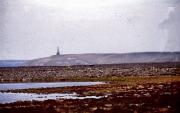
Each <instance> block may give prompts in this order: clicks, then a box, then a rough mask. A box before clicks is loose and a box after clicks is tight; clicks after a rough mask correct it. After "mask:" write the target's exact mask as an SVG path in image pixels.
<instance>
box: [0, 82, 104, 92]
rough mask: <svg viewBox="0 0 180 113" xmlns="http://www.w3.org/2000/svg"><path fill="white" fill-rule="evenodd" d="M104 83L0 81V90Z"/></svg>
mask: <svg viewBox="0 0 180 113" xmlns="http://www.w3.org/2000/svg"><path fill="white" fill-rule="evenodd" d="M97 84H104V83H103V82H48V83H1V84H0V90H14V89H29V88H54V87H67V86H90V85H97Z"/></svg>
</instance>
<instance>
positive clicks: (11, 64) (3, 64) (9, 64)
mask: <svg viewBox="0 0 180 113" xmlns="http://www.w3.org/2000/svg"><path fill="white" fill-rule="evenodd" d="M25 62H26V61H25V60H0V67H18V66H22V65H23V64H24V63H25Z"/></svg>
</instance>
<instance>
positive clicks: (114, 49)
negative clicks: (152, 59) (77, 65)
mask: <svg viewBox="0 0 180 113" xmlns="http://www.w3.org/2000/svg"><path fill="white" fill-rule="evenodd" d="M179 11H180V0H159V1H157V0H124V1H123V0H113V1H111V0H96V1H89V0H3V1H0V51H1V52H0V60H3V59H4V60H8V59H19V60H20V59H22V60H26V59H34V58H40V57H47V56H51V55H54V54H56V48H57V46H59V47H60V52H61V53H62V54H80V53H129V52H174V51H175V52H178V51H180V32H179V29H180V21H179V20H180V13H179Z"/></svg>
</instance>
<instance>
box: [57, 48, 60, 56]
mask: <svg viewBox="0 0 180 113" xmlns="http://www.w3.org/2000/svg"><path fill="white" fill-rule="evenodd" d="M56 55H60V52H59V46H58V47H57V53H56Z"/></svg>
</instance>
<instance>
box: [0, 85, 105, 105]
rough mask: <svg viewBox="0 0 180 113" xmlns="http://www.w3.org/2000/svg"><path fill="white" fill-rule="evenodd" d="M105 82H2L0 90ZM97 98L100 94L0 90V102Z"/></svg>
mask: <svg viewBox="0 0 180 113" xmlns="http://www.w3.org/2000/svg"><path fill="white" fill-rule="evenodd" d="M97 84H105V83H103V82H51V83H2V84H0V90H1V91H5V90H15V89H29V88H54V87H67V86H89V85H97ZM88 98H92V99H99V98H102V97H101V96H99V97H97V96H85V97H79V95H78V94H76V93H53V94H36V93H9V92H0V103H12V102H17V101H32V100H36V101H44V100H49V99H51V100H56V99H88Z"/></svg>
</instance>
